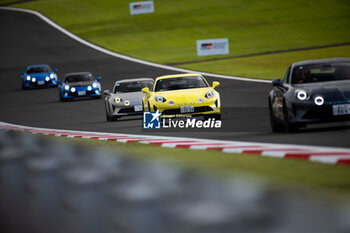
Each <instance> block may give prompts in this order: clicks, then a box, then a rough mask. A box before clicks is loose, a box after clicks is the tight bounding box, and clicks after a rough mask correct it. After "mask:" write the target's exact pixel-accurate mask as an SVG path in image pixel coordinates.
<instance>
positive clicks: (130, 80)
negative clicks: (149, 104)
mask: <svg viewBox="0 0 350 233" xmlns="http://www.w3.org/2000/svg"><path fill="white" fill-rule="evenodd" d="M135 81H152V82H153V81H154V80H153V79H152V78H133V79H122V80H118V81H116V82H115V83H116V84H117V83H127V82H135Z"/></svg>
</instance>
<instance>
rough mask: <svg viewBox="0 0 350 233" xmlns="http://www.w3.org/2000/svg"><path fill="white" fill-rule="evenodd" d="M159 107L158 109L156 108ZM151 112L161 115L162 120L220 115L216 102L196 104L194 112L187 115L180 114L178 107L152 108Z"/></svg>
mask: <svg viewBox="0 0 350 233" xmlns="http://www.w3.org/2000/svg"><path fill="white" fill-rule="evenodd" d="M184 105H185V104H184ZM158 107H159V108H158ZM153 110H154V111H157V110H159V112H160V113H161V114H162V115H161V117H162V118H167V117H182V116H188V115H193V116H194V115H196V116H200V115H209V114H221V106H220V103H218V101H212V102H211V103H206V104H196V105H194V111H193V112H188V113H182V112H181V109H180V106H174V107H171V106H166V107H164V105H163V106H159V105H158V106H157V105H155V106H153Z"/></svg>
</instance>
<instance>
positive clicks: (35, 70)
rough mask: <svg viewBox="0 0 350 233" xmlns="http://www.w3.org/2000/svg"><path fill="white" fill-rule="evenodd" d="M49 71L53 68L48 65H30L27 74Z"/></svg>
mask: <svg viewBox="0 0 350 233" xmlns="http://www.w3.org/2000/svg"><path fill="white" fill-rule="evenodd" d="M47 72H51V68H50V67H48V66H41V67H30V68H29V69H27V74H36V73H47Z"/></svg>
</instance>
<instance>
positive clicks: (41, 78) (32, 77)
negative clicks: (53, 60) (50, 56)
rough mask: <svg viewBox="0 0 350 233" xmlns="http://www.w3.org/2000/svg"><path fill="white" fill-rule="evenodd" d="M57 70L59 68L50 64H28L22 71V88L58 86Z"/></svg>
mask: <svg viewBox="0 0 350 233" xmlns="http://www.w3.org/2000/svg"><path fill="white" fill-rule="evenodd" d="M56 72H57V69H51V67H50V66H49V65H33V66H28V67H27V69H26V71H25V72H21V79H22V89H27V88H34V87H50V86H57V75H56Z"/></svg>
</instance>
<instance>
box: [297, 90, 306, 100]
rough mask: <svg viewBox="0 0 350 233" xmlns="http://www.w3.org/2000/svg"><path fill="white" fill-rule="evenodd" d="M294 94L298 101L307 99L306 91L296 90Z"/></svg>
mask: <svg viewBox="0 0 350 233" xmlns="http://www.w3.org/2000/svg"><path fill="white" fill-rule="evenodd" d="M295 93H296V95H297V98H298V99H299V100H306V98H307V93H306V91H304V90H296V91H295Z"/></svg>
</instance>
